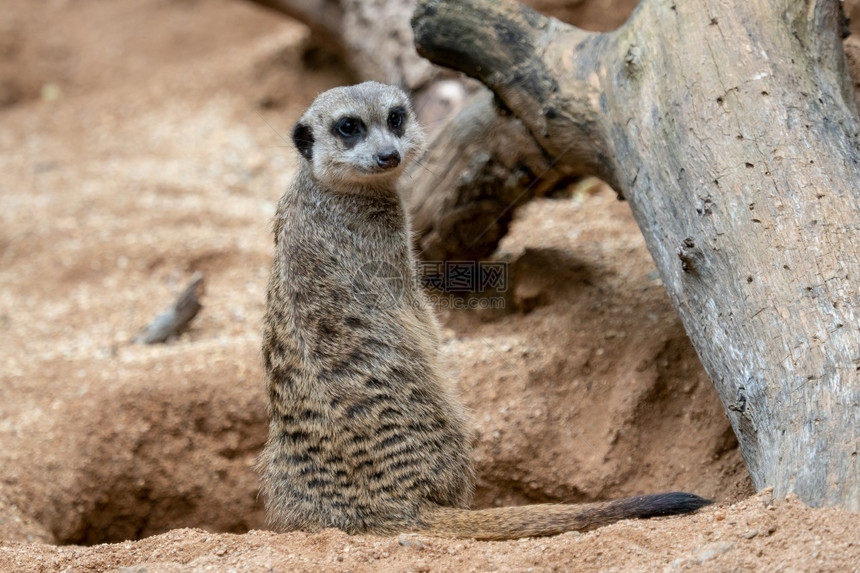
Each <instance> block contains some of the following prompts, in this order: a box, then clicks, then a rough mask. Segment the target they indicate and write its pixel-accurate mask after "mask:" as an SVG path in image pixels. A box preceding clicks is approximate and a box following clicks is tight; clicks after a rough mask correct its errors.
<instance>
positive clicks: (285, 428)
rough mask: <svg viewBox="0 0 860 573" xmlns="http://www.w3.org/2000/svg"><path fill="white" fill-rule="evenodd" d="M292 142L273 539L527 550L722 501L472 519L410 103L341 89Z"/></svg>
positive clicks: (276, 292) (269, 369)
mask: <svg viewBox="0 0 860 573" xmlns="http://www.w3.org/2000/svg"><path fill="white" fill-rule="evenodd" d="M292 139H293V142H294V143H295V146H296V148H297V149H298V151H299V154H300V156H301V157H300V162H301V165H300V168H299V170H298V174H297V175H296V177H295V179H294V180H293V182H292V184H291V185H290V186H289V189H288V190H287V192H286V193H285V194H284V195H283V197H282V198H281V200H280V202H279V204H278V209H277V215H276V217H275V224H274V235H275V251H276V254H275V257H274V262H273V265H272V272H271V278H270V280H269V284H268V293H267V306H266V313H265V319H264V331H263V344H262V356H263V361H264V365H265V370H266V375H267V391H268V414H269V437H268V441H267V443H266V445H265V447H264V450H263V453H262V454H261V456H260V464H259V467H260V472H261V478H262V494H263V497H264V500H265V503H266V509H267V517H268V520H269V522H270V524H271V525H272V526H273V527H274V528H276V529H278V530H282V531H289V530H304V531H317V530H320V529H322V528H327V527H336V528H339V529H341V530H343V531H346V532H348V533H351V534H357V533H374V534H393V533H399V532H423V533H427V534H431V535H438V536H447V537H464V538H476V539H515V538H521V537H533V536H543V535H553V534H557V533H562V532H564V531H570V530H587V529H592V528H595V527H598V526H601V525H604V524H608V523H612V522H614V521H618V520H620V519H625V518H633V517H638V518H644V517H652V516H657V515H669V514H678V513H687V512H691V511H693V510H696V509H698V508H700V507H702V506H704V505H706V504H707V503H710V502H708V501H707V500H704V499H702V498H700V497H698V496H695V495H692V494H688V493H682V492H674V493H666V494H655V495H645V496H640V497H633V498H626V499H621V500H615V501H608V502H602V503H591V504H579V505H553V504H548V505H531V506H522V507H504V508H493V509H483V510H471V509H469V506H470V503H471V499H472V494H473V490H474V482H475V470H474V467H473V463H472V456H471V439H470V432H469V430H468V423H467V418H466V414H465V412H464V409H463V407H462V406H461V404H460V402H459V401H458V399H457V398H456V396H455V394H454V393H453V390H452V385H451V382H450V381H449V380H448V379H447V377H446V375H445V374H444V373H443V369H442V368H441V367H440V364H439V356H438V354H439V345H440V344H439V342H440V335H439V327H438V323H437V320H436V317H435V314H434V312H433V310H432V309H431V308H430V307H429V306H428V304H426V301H425V299H424V297H422V291H421V288H420V286H419V281H418V280H417V278H416V274H417V270H416V259H415V255H414V254H413V250H412V246H411V241H410V227H409V220H408V218H407V216H406V212H405V210H404V206H403V204H402V202H401V199H400V196H399V194H398V191H397V184H398V180H399V179H400V177H401V175H402V174H403V170H404V167H405V165H406V164H408V163H409V162H410V161H413V160H414V159H416V158H417V157H418V155H419V153H420V152H421V149H422V142H423V141H422V140H423V133H422V130H421V127H420V126H419V125H418V123H417V122H416V119H415V115H414V113H413V111H412V108H411V105H410V102H409V99H408V98H407V96H406V94H405V93H403V92H402V91H401V90H400V89H398V88H396V87H392V86H387V85H384V84H379V83H375V82H366V83H362V84H359V85H355V86H350V87H341V88H335V89H332V90H329V91H327V92H324V93H322V94H321V95H319V96H318V97H317V98H316V100H314V102H313V103H312V105H311V106H310V108H308V110H307V111H306V112H305V113H304V115H302V116H301V118H300V119H299V121H298V123H297V124H296V126H295V128H294V130H293V132H292Z"/></svg>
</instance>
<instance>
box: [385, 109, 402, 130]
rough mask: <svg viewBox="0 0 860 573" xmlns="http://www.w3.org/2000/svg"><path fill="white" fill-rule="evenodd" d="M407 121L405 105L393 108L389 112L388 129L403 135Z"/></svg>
mask: <svg viewBox="0 0 860 573" xmlns="http://www.w3.org/2000/svg"><path fill="white" fill-rule="evenodd" d="M405 123H406V109H405V108H403V107H399V106H398V107H395V108H392V109H391V111H389V112H388V129H390V130H391V132H392V133H394V134H395V135H403V126H404V124H405Z"/></svg>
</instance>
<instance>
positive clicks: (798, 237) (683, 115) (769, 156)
mask: <svg viewBox="0 0 860 573" xmlns="http://www.w3.org/2000/svg"><path fill="white" fill-rule="evenodd" d="M843 25H844V21H843V19H842V14H841V11H840V6H839V4H838V2H836V0H818V1H815V0H808V1H806V2H801V1H799V0H759V1H751V2H742V1H739V0H738V1H735V2H725V1H718V0H703V1H702V2H679V1H677V0H643V2H642V4H641V5H640V6H639V7H638V8H637V10H636V11H635V12H634V14H633V16H632V17H631V18H630V20H629V21H628V22H627V23H626V24H625V25H624V26H623V27H622V28H621V29H619V30H618V31H616V32H613V33H609V34H597V33H590V32H585V31H582V30H579V29H576V28H574V27H572V26H569V25H566V24H562V23H561V22H558V21H556V20H553V19H551V18H546V17H543V16H541V15H539V14H538V13H536V12H534V11H532V10H531V9H528V8H525V7H523V6H521V5H518V4H516V3H515V2H513V1H512V0H422V1H421V2H419V8H418V10H417V12H416V14H415V16H414V17H413V27H414V30H415V40H416V43H417V46H418V49H419V52H420V53H421V54H423V55H425V56H426V57H428V58H429V59H430V60H432V61H434V62H436V63H439V64H442V65H445V66H450V67H454V68H457V69H460V70H462V71H464V72H466V73H467V74H469V75H471V76H473V77H475V78H477V79H479V80H481V81H482V82H484V83H485V84H486V85H487V86H489V87H490V88H491V89H492V90H493V91H494V92H495V93H496V95H497V96H498V97H499V99H500V100H501V101H502V102H504V105H506V106H507V107H508V108H510V109H511V110H513V112H514V113H515V114H516V115H517V116H518V117H519V118H520V119H521V120H522V122H523V123H524V124H525V126H526V127H527V128H528V129H529V130H530V131H531V133H532V135H533V136H534V138H535V140H536V141H537V142H539V144H540V145H541V146H542V147H543V148H544V149H545V150H546V152H547V153H548V154H549V155H550V156H552V157H555V158H557V160H558V163H559V164H562V165H571V166H576V167H577V168H579V167H581V166H587V169H588V171H589V172H590V173H593V174H595V175H598V176H600V177H601V178H603V179H605V180H606V181H608V182H610V184H611V185H612V186H613V187H614V188H615V189H616V190H617V191H619V192H620V193H622V194H623V195H624V196H625V197H626V198H627V199H628V201H629V202H630V206H631V208H632V210H633V214H634V216H635V218H636V221H637V222H638V224H639V226H640V228H641V230H642V232H643V234H644V235H645V239H646V242H647V244H648V248H649V250H650V252H651V254H652V256H653V257H654V260H655V262H656V264H657V267H658V269H659V271H660V275H661V277H662V280H663V283H664V285H665V287H666V290H667V291H668V293H669V295H670V297H671V300H672V302H673V304H674V305H675V306H676V308H677V309H678V312H679V313H680V315H681V318H682V320H683V322H684V325H685V327H686V329H687V332H688V334H689V336H690V338H691V340H692V341H693V344H694V345H695V347H696V349H697V351H698V353H699V356H700V358H701V360H702V362H703V364H704V366H705V368H706V370H707V371H708V373H709V375H710V376H711V378H712V380H713V381H714V384H715V386H716V388H717V391H718V393H719V395H720V398H721V400H722V402H723V404H724V406H725V408H726V411H727V413H728V415H729V418H730V419H731V423H732V426H733V428H734V430H735V433H736V434H737V436H738V440H739V442H740V445H741V449H742V452H743V455H744V458H745V460H746V463H747V466H748V468H749V471H750V474H751V475H752V478H753V481H754V483H755V485H756V487H757V488H759V489H761V488H764V487H766V486H773V487H774V495H775V496H777V497H782V496H784V495H786V494H788V493H790V492H794V493H796V494H797V495H798V496H800V498H801V499H803V500H804V501H806V502H807V503H809V504H811V505H827V504H839V505H843V506H846V507H849V508H852V509H854V510H858V509H860V473H858V465H857V452H858V447H860V435H858V434H860V291H858V289H860V144H858V135H859V134H860V120H858V116H857V109H856V107H855V102H854V99H853V98H854V95H853V93H852V88H851V83H850V81H849V78H848V76H847V74H846V72H845V59H844V56H843V53H842V50H841V37H842V36H841V35H842V33H843Z"/></svg>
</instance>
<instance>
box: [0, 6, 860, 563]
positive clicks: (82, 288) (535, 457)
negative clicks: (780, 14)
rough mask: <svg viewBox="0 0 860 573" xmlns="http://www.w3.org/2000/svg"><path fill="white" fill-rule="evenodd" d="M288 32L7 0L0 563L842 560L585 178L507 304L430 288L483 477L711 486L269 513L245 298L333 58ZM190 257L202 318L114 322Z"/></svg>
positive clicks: (254, 326) (187, 12)
mask: <svg viewBox="0 0 860 573" xmlns="http://www.w3.org/2000/svg"><path fill="white" fill-rule="evenodd" d="M615 20H617V18H615ZM306 39H307V37H306V31H305V30H304V29H303V28H302V27H301V26H299V25H297V24H294V23H291V22H288V21H285V20H284V19H282V18H279V17H274V16H272V15H270V14H268V13H266V12H264V11H261V10H259V9H257V8H256V7H253V6H248V5H246V4H244V3H242V2H238V1H227V0H209V1H207V2H203V1H197V0H182V1H179V0H176V1H167V0H127V1H124V2H119V3H103V2H96V1H95V0H78V1H74V2H72V1H59V0H55V1H50V2H45V3H39V4H36V3H32V2H29V1H28V0H6V2H4V5H3V7H2V8H0V365H2V366H0V571H64V570H65V571H80V572H83V571H105V570H112V569H119V570H122V571H147V572H158V571H212V570H215V571H220V570H235V571H267V570H340V571H347V570H349V571H380V570H391V571H453V570H462V571H469V570H476V571H495V570H499V571H505V570H517V571H520V570H532V571H544V570H583V571H590V570H619V571H622V570H623V571H628V570H629V571H653V570H658V569H666V570H675V569H690V568H693V569H701V570H714V571H723V570H736V569H752V568H754V569H761V570H798V571H851V570H855V571H856V570H860V568H858V563H860V535H858V533H857V531H858V530H860V519H858V516H857V515H856V514H851V513H848V512H846V511H843V510H839V509H810V508H807V507H805V506H804V505H803V504H802V503H800V502H799V501H797V500H792V499H789V500H786V501H783V502H778V503H772V502H771V501H770V498H769V496H768V495H767V492H763V493H760V494H755V495H753V491H752V487H751V485H750V482H749V477H748V475H747V473H746V470H745V468H744V466H743V462H742V459H741V457H740V454H739V452H738V449H737V443H736V442H735V439H734V436H733V434H732V432H731V429H730V427H729V424H728V421H727V419H726V417H725V415H724V413H723V411H722V407H721V405H720V403H719V400H718V399H717V397H716V394H715V392H714V391H713V389H712V387H711V385H710V382H709V381H708V379H707V377H706V375H705V374H704V372H703V370H702V368H701V366H700V364H699V362H698V359H697V358H696V355H695V352H694V351H693V349H692V348H691V346H690V344H689V342H688V340H687V338H686V336H685V334H684V332H683V328H682V327H681V325H680V322H679V321H678V319H677V317H676V315H675V313H674V312H673V310H672V308H671V306H670V305H669V303H668V300H667V297H666V295H665V293H664V292H663V290H662V287H661V285H660V282H659V279H657V278H656V273H655V272H654V268H653V264H652V262H651V260H650V258H649V256H648V254H647V251H646V250H645V247H644V243H643V240H642V238H641V236H640V234H639V232H638V230H637V228H636V225H635V223H634V222H633V220H632V218H631V216H630V213H629V209H628V208H627V206H626V205H625V204H624V203H619V202H618V201H616V200H615V198H614V195H613V194H612V193H611V192H610V191H608V190H605V189H602V190H598V191H596V192H581V193H574V195H573V197H572V198H569V199H558V200H540V201H535V202H533V203H531V204H529V205H528V206H526V207H525V208H523V209H521V210H520V212H519V213H518V214H517V218H516V221H515V224H514V225H513V228H512V231H511V233H510V235H509V236H508V237H507V238H506V239H505V240H504V241H503V243H502V245H501V246H500V249H499V252H498V253H497V255H496V256H497V257H498V258H499V259H500V260H505V261H508V262H509V270H510V288H511V292H510V296H509V300H508V308H507V310H506V311H505V312H502V313H494V314H489V313H482V312H469V311H457V312H452V311H449V312H445V313H444V314H443V319H444V323H445V326H446V328H445V337H446V340H445V345H444V348H443V351H444V354H445V358H446V364H447V367H448V368H449V369H450V371H451V373H452V374H453V375H454V376H456V378H457V381H458V386H459V389H460V392H461V394H462V397H463V400H464V401H465V402H466V404H467V406H468V407H469V409H470V412H471V416H472V419H473V422H474V424H475V428H476V430H477V432H476V434H477V444H476V463H477V466H478V470H479V473H480V481H479V487H478V492H477V496H476V504H477V505H479V506H482V507H487V506H493V505H503V504H520V503H530V502H531V503H533V502H546V501H568V502H578V501H591V500H597V499H608V498H612V497H618V496H623V495H631V494H638V493H647V492H654V491H665V490H674V489H683V490H688V491H693V492H695V493H698V494H700V495H703V496H706V497H710V498H713V499H715V500H716V502H717V503H716V504H715V505H714V506H711V507H709V508H707V509H705V510H703V511H701V512H699V513H698V514H697V515H693V516H687V517H679V518H666V519H656V520H649V521H628V522H622V523H618V524H615V525H612V526H609V527H606V528H603V529H601V530H598V531H594V532H590V533H585V534H579V533H569V534H565V535H561V536H558V537H554V538H547V539H536V540H522V541H513V542H505V543H481V542H474V541H451V540H442V539H433V538H429V537H421V536H414V535H403V536H399V537H393V538H376V537H361V536H359V537H349V536H346V535H345V534H343V533H341V532H338V531H333V530H332V531H325V532H323V533H319V534H305V533H291V534H275V533H271V532H268V531H265V525H264V520H263V514H262V508H261V506H260V504H259V502H258V499H257V490H258V483H257V477H256V475H255V473H254V471H253V465H254V462H255V458H256V456H257V454H258V453H259V450H260V447H261V445H262V443H263V440H264V439H265V432H266V422H265V400H264V394H263V375H262V369H261V365H260V356H259V330H260V318H261V315H262V309H263V300H264V288H265V283H266V277H267V273H268V264H269V260H270V257H271V252H272V249H271V236H270V225H271V218H272V216H273V214H274V208H275V203H276V201H277V199H278V197H279V195H280V193H281V192H282V191H283V189H284V188H285V187H286V185H287V182H288V181H289V179H290V177H291V175H292V173H293V171H294V169H295V162H296V160H295V157H294V152H293V150H292V149H291V148H290V146H288V145H287V142H285V141H284V139H283V138H282V135H284V136H285V135H286V134H288V133H289V131H290V128H291V126H292V123H293V121H294V120H295V118H296V117H297V116H298V114H299V113H300V112H301V110H302V109H303V108H304V107H305V106H306V105H307V104H308V103H309V102H310V100H311V99H312V98H313V96H314V95H315V94H316V93H318V92H319V91H321V90H324V89H326V88H328V87H331V86H333V85H338V84H342V83H348V82H350V78H349V77H348V75H347V74H346V73H345V72H343V71H342V70H340V69H339V68H337V67H334V66H331V65H329V66H326V65H322V64H321V63H320V61H319V60H318V59H313V58H309V57H308V55H307V53H306V51H305V45H306ZM309 62H310V63H309ZM196 271H200V272H202V273H203V274H204V276H205V281H206V287H205V288H206V291H205V294H204V296H203V303H204V309H203V310H202V311H201V314H200V315H199V316H198V318H197V319H196V320H195V321H194V323H193V325H192V328H191V329H190V330H189V331H188V332H187V333H186V334H184V335H183V336H182V337H180V338H179V339H178V340H175V341H173V342H172V343H170V344H167V345H160V346H143V345H139V344H133V343H131V342H130V340H131V339H132V338H133V337H134V335H135V334H136V333H137V332H138V331H139V330H140V329H141V328H142V327H143V326H144V325H145V324H146V323H147V322H148V321H149V320H150V319H151V318H152V317H153V316H155V314H157V313H158V312H159V311H160V310H162V309H163V307H165V306H166V305H167V304H168V303H169V302H170V301H171V300H172V299H173V297H175V296H176V294H177V293H178V292H179V291H181V290H182V287H183V286H184V284H185V282H186V281H187V280H188V279H189V278H190V277H191V275H192V274H193V273H194V272H196Z"/></svg>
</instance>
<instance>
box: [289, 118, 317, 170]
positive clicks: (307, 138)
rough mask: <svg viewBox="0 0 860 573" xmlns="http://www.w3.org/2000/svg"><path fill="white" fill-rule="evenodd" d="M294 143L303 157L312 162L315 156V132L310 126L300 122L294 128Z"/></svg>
mask: <svg viewBox="0 0 860 573" xmlns="http://www.w3.org/2000/svg"><path fill="white" fill-rule="evenodd" d="M293 143H294V144H295V146H296V149H298V150H299V153H301V154H302V157H304V158H305V159H307V160H308V161H310V160H311V157H312V156H313V154H314V132H313V130H312V129H311V128H310V126H309V125H307V124H305V123H302V122H299V123H297V124H296V126H295V127H294V128H293Z"/></svg>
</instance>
